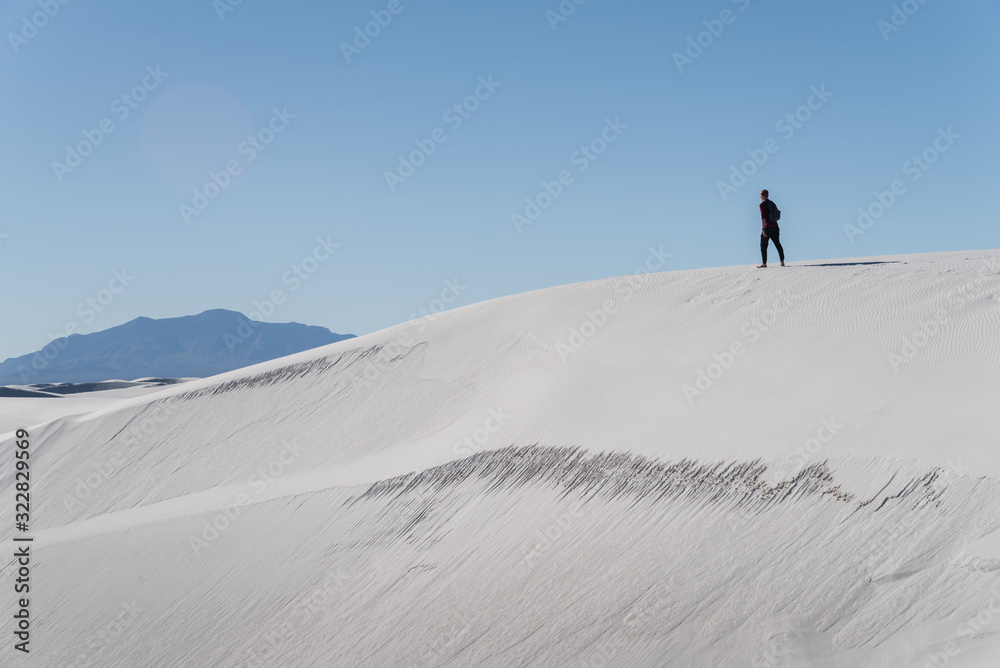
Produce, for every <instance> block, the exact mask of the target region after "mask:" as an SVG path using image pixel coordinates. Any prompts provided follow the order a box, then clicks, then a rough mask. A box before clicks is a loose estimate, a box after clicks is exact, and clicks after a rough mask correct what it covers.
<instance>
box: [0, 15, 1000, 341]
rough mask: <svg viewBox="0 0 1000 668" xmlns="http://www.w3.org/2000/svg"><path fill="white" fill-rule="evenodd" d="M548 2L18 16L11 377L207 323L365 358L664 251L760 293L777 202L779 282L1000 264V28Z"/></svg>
mask: <svg viewBox="0 0 1000 668" xmlns="http://www.w3.org/2000/svg"><path fill="white" fill-rule="evenodd" d="M562 7H563V11H564V13H565V14H566V15H563V14H559V13H558V12H559V11H560V9H559V8H560V2H558V1H557V0H550V1H538V2H524V1H520V0H512V1H511V2H506V3H497V2H450V1H446V2H437V3H431V2H424V1H423V0H398V2H391V1H390V0H378V1H366V2H351V3H325V2H324V3H321V2H304V1H299V2H286V3H280V4H278V3H263V2H253V1H252V0H244V1H243V2H241V3H240V4H238V5H231V4H230V3H228V2H226V0H219V1H218V2H215V3H213V2H212V1H211V0H180V1H177V2H172V3H158V4H157V5H154V6H151V5H150V4H149V3H134V2H125V1H124V0H115V1H107V2H101V3H86V2H81V1H80V0H71V1H69V2H68V3H67V4H65V5H63V4H60V3H59V1H58V0H41V2H39V1H38V0H35V1H33V2H27V1H21V0H12V1H9V2H6V3H4V4H3V6H2V8H0V26H2V29H3V33H4V43H3V44H2V45H0V86H2V90H3V92H4V104H3V105H0V121H2V125H3V128H4V132H3V133H2V139H0V142H2V143H0V170H2V172H0V179H2V188H0V192H2V193H3V200H2V209H0V235H3V236H0V280H2V282H3V285H4V289H3V293H2V294H3V298H2V299H3V314H4V315H3V321H4V322H3V327H2V329H0V358H4V357H8V356H15V355H20V354H24V353H27V352H30V351H33V350H37V349H39V348H41V347H42V346H43V345H45V344H47V343H48V342H49V339H50V336H52V335H57V334H59V333H62V332H65V331H67V329H69V330H70V331H72V330H78V331H81V332H91V331H98V330H102V329H106V328H108V327H111V326H114V325H117V324H121V323H123V322H126V321H128V320H131V319H132V318H135V317H138V316H149V317H172V316H179V315H187V314H193V313H198V312H200V311H203V310H206V309H210V308H228V309H233V310H238V311H242V312H244V313H250V312H252V311H255V310H257V309H258V308H262V311H263V315H264V316H265V317H266V319H267V320H269V321H272V322H287V321H298V322H304V323H308V324H318V325H324V326H327V327H329V328H330V329H332V330H334V331H336V332H350V333H355V334H362V333H366V332H370V331H374V330H377V329H381V328H383V327H387V326H390V325H393V324H396V323H399V322H402V321H405V320H407V319H409V318H410V317H411V316H412V315H413V314H415V313H419V312H420V311H421V309H424V310H427V309H437V308H440V307H441V306H448V307H455V306H461V305H465V304H470V303H474V302H477V301H482V300H485V299H490V298H493V297H498V296H502V295H508V294H513V293H518V292H523V291H527V290H533V289H538V288H544V287H549V286H553V285H561V284H566V283H573V282H578V281H585V280H592V279H599V278H604V277H608V276H616V275H624V274H630V273H632V272H634V271H635V270H636V268H637V267H639V266H641V265H642V264H643V263H645V262H646V260H647V258H648V257H649V256H650V251H649V249H650V247H653V248H656V249H660V248H661V247H662V249H663V251H664V252H666V253H669V254H670V255H671V257H670V258H669V260H668V261H666V262H665V263H664V265H663V267H662V268H663V269H665V270H678V269H688V268H695V267H709V266H725V265H739V264H745V265H747V267H748V271H750V270H751V267H752V266H753V265H755V264H756V263H757V262H758V259H759V255H758V248H757V246H758V244H757V240H758V234H759V233H758V227H759V218H758V214H757V204H758V202H759V199H758V195H757V193H758V191H759V190H760V188H762V187H766V188H769V189H770V190H771V193H772V196H773V199H774V200H775V201H776V202H777V203H778V205H779V206H780V207H781V209H782V211H783V216H782V222H781V225H782V241H783V244H784V246H785V249H786V253H787V255H788V259H789V260H790V261H793V262H794V261H799V260H809V259H820V258H840V257H858V256H870V255H880V254H895V253H913V252H925V251H939V250H963V249H981V248H996V247H998V246H1000V243H998V226H997V216H996V213H995V211H994V209H993V207H992V206H990V205H991V204H992V202H991V201H990V199H991V197H990V195H992V194H993V193H994V192H995V190H996V177H997V174H998V170H997V167H996V162H997V156H998V154H1000V133H998V132H997V131H996V118H997V117H998V116H1000V113H998V112H1000V92H998V90H997V87H996V81H997V80H998V74H1000V71H998V70H1000V58H998V56H1000V46H998V45H997V42H996V40H995V35H996V34H997V30H998V28H1000V8H998V6H997V4H996V3H995V2H989V1H987V0H965V1H962V2H955V3H944V2H942V1H941V0H926V2H924V3H923V4H921V3H920V2H919V0H909V2H907V3H896V7H898V8H899V10H898V11H897V12H896V15H895V18H896V23H898V24H900V25H898V26H896V25H894V24H893V23H892V20H893V14H894V5H893V3H892V2H871V1H870V0H866V1H865V2H862V1H861V0H847V1H845V2H839V3H802V2H792V1H791V0H772V1H771V2H766V3H765V2H763V1H760V0H738V1H735V2H734V1H733V0H712V1H711V2H701V1H700V2H688V3H655V2H639V1H624V2H614V3H612V2H606V1H602V0H586V2H583V3H582V4H580V5H576V4H574V3H573V2H572V0H565V2H563V3H562ZM570 8H572V10H573V11H572V13H570V12H569V9H570ZM227 9H228V10H231V11H226V10H227ZM46 10H47V11H48V14H50V15H51V16H49V15H46V14H45V12H46ZM905 10H909V11H910V13H909V14H908V13H906V11H905ZM393 11H395V12H396V13H393ZM372 12H375V15H374V16H373V14H372ZM554 17H556V18H554ZM902 17H905V18H906V20H905V22H903V21H902ZM387 18H388V19H391V20H388V21H387ZM378 19H381V20H382V22H383V23H386V25H384V26H381V25H378V24H371V25H368V26H367V27H368V30H369V32H370V33H372V34H375V36H374V37H371V38H369V39H368V40H367V41H364V39H363V38H362V39H359V40H358V42H357V45H358V46H355V47H354V49H353V50H352V49H346V51H347V53H346V55H345V48H344V46H343V45H344V44H352V43H353V42H354V40H355V38H356V34H357V33H356V29H358V30H360V31H362V32H363V31H364V30H365V28H366V24H369V23H370V22H372V21H377V20H378ZM560 19H565V20H560ZM880 21H882V22H884V23H882V27H881V28H880V23H879V22H880ZM706 22H707V23H706ZM38 25H40V26H41V27H38ZM886 26H892V27H893V28H896V27H898V30H896V29H894V30H888V29H887V28H886ZM713 32H714V33H715V34H713ZM376 33H377V34H376ZM689 38H690V39H691V40H692V41H693V42H694V43H695V44H697V43H698V41H699V40H700V41H701V44H702V46H700V47H698V48H695V47H691V46H690V45H691V43H692V42H689ZM689 47H690V49H691V50H690V51H689V52H687V53H686V54H685V52H686V50H687V49H688V48H689ZM699 48H700V51H699V50H698V49H699ZM675 53H681V54H685V56H686V57H687V58H689V60H687V61H683V60H681V61H679V60H678V57H676V56H675ZM348 60H350V62H348ZM482 82H486V83H487V84H488V85H484V83H482ZM814 91H823V95H822V96H821V97H820V96H816V95H815V92H814ZM477 92H478V98H477V97H476V95H477ZM123 96H124V97H123ZM810 104H811V106H812V108H809V105H810ZM455 105H458V106H459V110H458V111H456V110H455ZM449 110H450V111H449ZM796 114H798V120H795V125H793V124H792V123H791V122H789V121H788V120H785V121H782V119H786V117H787V116H788V115H791V117H792V118H793V119H795V117H796ZM803 119H804V120H803ZM459 121H460V122H459ZM602 133H603V137H602ZM435 137H436V138H437V139H438V141H437V142H435V141H434V138H435ZM609 140H610V141H609ZM768 140H772V141H770V142H768ZM935 142H937V146H936V147H935ZM421 146H422V147H423V148H420V147H421ZM431 146H432V147H433V152H431V151H430V150H429V147H431ZM587 146H590V147H591V148H590V149H588V152H581V151H580V149H581V147H587ZM67 147H70V148H71V149H72V150H73V151H74V152H76V153H77V154H79V153H86V155H80V156H79V157H74V155H72V154H69V153H70V152H69V151H67ZM767 147H770V149H771V152H770V153H769V152H768V151H767V150H766V148H767ZM78 148H79V151H77V149H78ZM414 151H417V152H418V153H417V154H416V155H415V162H419V163H420V164H419V166H416V167H415V168H414V169H413V172H412V175H411V174H410V173H409V172H408V171H407V170H406V168H405V167H404V168H403V171H402V172H398V171H397V170H398V169H399V167H400V156H401V155H402V156H404V157H407V156H410V154H411V153H412V152H414ZM598 151H601V152H600V153H598ZM925 152H926V157H927V159H928V160H929V159H931V158H933V163H932V164H928V163H922V166H916V163H914V162H912V158H913V156H920V155H922V154H924V153H925ZM753 156H757V158H758V162H763V164H760V165H758V164H754V163H753V162H750V163H747V164H746V165H744V163H745V161H747V160H751V161H752V158H753ZM763 156H766V158H767V159H766V161H763V160H762V157H763ZM56 163H58V164H56ZM74 165H75V166H74ZM734 166H735V168H736V170H737V171H738V172H739V170H741V169H742V170H743V172H745V173H751V175H750V176H748V177H747V178H746V182H745V183H743V182H742V181H741V180H740V179H739V178H737V179H736V181H730V182H729V183H730V186H733V183H738V184H742V185H739V187H736V186H733V187H732V190H727V191H726V193H725V197H723V194H721V193H720V186H719V184H720V182H727V181H729V180H730V178H731V177H732V175H733V169H734ZM227 168H230V170H231V173H227V171H226V170H227ZM584 168H585V169H584ZM387 172H396V174H397V176H399V174H400V173H402V174H403V175H404V176H406V178H401V179H390V180H392V181H393V184H392V188H390V185H388V184H387V178H386V173H387ZM213 174H214V175H215V176H214V179H215V182H214V183H213V177H212V175H213ZM561 174H562V177H563V178H564V183H563V184H559V179H560V175H561ZM741 176H742V174H741ZM894 181H899V183H898V184H896V186H897V192H898V193H901V194H898V195H893V198H894V199H893V201H892V202H891V204H889V205H888V206H886V207H884V210H883V211H880V206H881V205H878V200H879V195H878V193H885V192H887V191H888V192H890V193H891V189H892V184H893V182H894ZM544 183H548V184H549V190H550V191H552V192H555V193H557V196H555V197H550V196H549V195H548V193H546V190H545V187H544ZM196 189H197V190H198V191H199V192H200V193H201V194H202V195H201V196H204V195H205V194H206V193H205V191H206V190H207V191H208V194H211V195H213V197H211V198H209V197H207V196H205V199H204V200H200V199H199V197H200V196H199V195H197V194H196V192H195V191H196ZM881 197H882V200H883V203H885V202H888V201H889V200H888V199H887V198H888V195H885V194H883V195H882V196H881ZM526 199H530V200H535V201H537V202H538V204H542V205H545V208H544V209H543V208H539V211H540V215H538V216H537V217H535V218H534V219H533V220H531V221H530V224H523V225H520V226H518V225H515V223H514V222H512V216H513V215H514V214H520V215H522V216H524V215H525V210H526V208H528V212H529V213H532V214H533V212H532V211H531V210H530V208H529V205H528V203H527V202H526ZM185 205H186V206H187V207H190V208H189V209H186V210H185V209H184V208H183V207H184V206H185ZM202 205H203V206H204V208H203V209H200V210H199V208H198V207H199V206H202ZM873 206H874V208H872V207H873ZM859 207H861V208H862V209H868V210H870V211H872V212H874V213H877V214H878V213H880V215H878V216H877V217H873V218H872V222H871V224H870V225H868V226H867V228H866V229H863V230H862V229H861V228H858V229H859V230H860V231H861V232H862V233H860V234H858V233H857V231H855V233H853V234H852V233H850V232H849V229H850V228H848V230H845V227H844V226H845V225H851V224H855V225H856V221H857V218H858V215H859V214H858V209H859ZM185 211H186V212H187V213H185ZM195 211H196V213H193V212H195ZM524 220H527V218H525V219H524ZM318 239H321V240H323V243H320V242H319V241H318ZM115 272H117V277H116V274H115ZM442 295H443V297H444V298H443V299H442ZM272 296H277V297H278V298H279V299H278V300H277V301H278V302H280V303H275V304H274V306H273V309H270V308H268V305H267V303H266V302H268V301H269V300H270V299H271V297H272ZM255 302H256V304H257V307H255ZM88 304H89V305H88Z"/></svg>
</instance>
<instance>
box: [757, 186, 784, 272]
mask: <svg viewBox="0 0 1000 668" xmlns="http://www.w3.org/2000/svg"><path fill="white" fill-rule="evenodd" d="M780 217H781V212H780V211H779V210H778V207H777V206H775V204H774V202H772V201H771V200H770V199H769V197H768V192H767V190H766V189H765V190H761V191H760V260H761V264H759V265H757V268H758V269H763V268H765V267H767V242H768V240H770V241H773V242H774V247H775V248H777V249H778V257H779V258H781V266H782V267H784V266H785V249H784V248H782V247H781V230H780V229H778V218H780Z"/></svg>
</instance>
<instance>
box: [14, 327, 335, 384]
mask: <svg viewBox="0 0 1000 668" xmlns="http://www.w3.org/2000/svg"><path fill="white" fill-rule="evenodd" d="M352 337H353V334H335V333H333V332H331V331H330V330H328V329H326V328H325V327H316V326H310V325H300V324H298V323H294V322H293V323H266V322H257V321H255V320H250V319H249V318H247V317H246V316H245V315H243V314H242V313H237V312H235V311H227V310H224V309H213V310H211V311H205V312H204V313H199V314H198V315H191V316H184V317H181V318H163V319H159V320H154V319H152V318H136V319H135V320H132V321H130V322H127V323H125V324H124V325H119V326H118V327H112V328H111V329H106V330H104V331H102V332H95V333H93V334H74V335H72V336H70V337H68V338H63V339H58V340H56V341H54V342H52V343H50V344H49V345H48V346H46V347H45V348H44V349H43V350H40V351H38V352H36V353H31V354H28V355H22V356H20V357H13V358H10V359H7V360H5V361H4V362H2V363H0V385H31V384H35V383H92V382H97V381H102V380H108V379H124V380H132V379H135V378H141V377H148V376H157V377H161V378H186V377H195V378H204V377H206V376H214V375H215V374H218V373H223V372H225V371H232V370H233V369H239V368H241V367H245V366H249V365H251V364H257V363H259V362H266V361H267V360H271V359H275V358H277V357H284V356H285V355H291V354H292V353H297V352H301V351H303V350H309V349H310V348H316V347H318V346H324V345H327V344H329V343H335V342H337V341H342V340H344V339H349V338H352Z"/></svg>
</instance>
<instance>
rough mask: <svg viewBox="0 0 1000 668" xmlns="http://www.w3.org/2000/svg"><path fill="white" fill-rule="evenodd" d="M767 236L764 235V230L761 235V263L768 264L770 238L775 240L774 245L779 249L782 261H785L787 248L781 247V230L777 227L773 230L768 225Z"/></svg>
mask: <svg viewBox="0 0 1000 668" xmlns="http://www.w3.org/2000/svg"><path fill="white" fill-rule="evenodd" d="M765 231H766V232H767V236H766V237H765V236H764V233H763V232H762V233H761V235H760V259H761V264H767V240H768V239H770V240H771V241H773V242H774V247H775V248H777V249H778V257H780V258H781V261H782V262H784V261H785V249H784V248H782V247H781V241H780V239H781V231H780V230H779V229H778V228H777V227H776V228H774V229H773V230H772V229H771V228H770V227H768V228H767V229H766V230H765Z"/></svg>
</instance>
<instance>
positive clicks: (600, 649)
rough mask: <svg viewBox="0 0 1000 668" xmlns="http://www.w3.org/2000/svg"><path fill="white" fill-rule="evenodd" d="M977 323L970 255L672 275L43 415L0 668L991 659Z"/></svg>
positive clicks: (611, 283)
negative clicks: (9, 666) (24, 570)
mask: <svg viewBox="0 0 1000 668" xmlns="http://www.w3.org/2000/svg"><path fill="white" fill-rule="evenodd" d="M588 323H589V324H588ZM998 334H1000V252H997V251H970V252H962V253H939V254H927V255H907V256H897V257H885V258H866V259H863V260H832V261H829V262H808V263H801V264H799V265H797V266H791V267H788V268H784V269H782V268H780V267H775V268H768V269H767V270H766V271H765V270H760V271H757V270H749V269H747V268H746V267H738V268H734V267H730V268H719V269H704V270H693V271H681V272H670V273H663V274H655V275H651V276H646V277H623V278H616V279H608V280H602V281H596V282H591V283H581V284H577V285H570V286H565V287H560V288H553V289H549V290H542V291H538V292H532V293H526V294H521V295H515V296H512V297H507V298H502V299H496V300H492V301H489V302H485V303H481V304H476V305H473V306H469V307H465V308H461V309H457V310H454V311H450V312H447V313H444V314H441V315H439V316H436V317H434V318H433V319H424V320H420V321H414V322H411V323H407V324H404V325H400V326H398V327H394V328H390V329H387V330H383V331H380V332H376V333H374V334H370V335H366V336H362V337H359V338H356V339H350V340H347V341H343V342H339V343H335V344H332V345H330V346H326V347H323V348H319V349H315V350H311V351H307V352H303V353H299V354H296V355H292V356H290V357H286V358H282V359H280V360H273V361H270V362H267V363H264V364H260V365H256V366H254V367H250V368H247V369H242V370H239V371H233V372H230V373H226V374H222V375H220V376H215V377H213V378H207V379H201V380H194V381H190V382H188V383H185V384H183V385H179V386H173V387H167V388H164V389H162V390H161V391H158V392H156V393H154V394H149V395H145V396H141V397H135V398H130V399H125V400H123V401H121V402H120V403H116V404H115V405H113V406H109V407H103V408H100V409H98V410H95V411H93V412H90V413H87V414H85V415H78V416H72V417H66V418H61V419H57V420H55V421H53V422H49V423H47V424H44V425H40V426H38V427H35V428H33V429H32V439H33V455H32V467H33V468H32V471H33V476H34V478H33V488H32V502H33V506H32V516H33V523H34V524H33V527H32V528H33V530H34V535H35V536H36V541H35V546H34V550H35V563H34V567H33V571H32V578H33V581H34V582H35V583H36V589H35V590H34V598H33V599H32V610H33V614H34V626H33V639H35V643H36V644H35V645H34V647H33V651H32V654H31V655H30V657H29V658H26V660H24V661H23V663H24V664H25V665H38V666H54V665H67V664H74V663H75V664H76V665H101V666H108V667H116V666H121V667H126V666H128V667H131V666H137V665H156V666H258V665H259V666H331V665H335V666H394V665H399V666H409V665H421V666H423V665H428V666H472V665H475V666H510V665H524V666H528V665H537V666H664V665H671V666H672V665H677V666H721V665H725V666H743V665H746V666H859V665H864V666H880V665H884V666H919V667H922V666H925V665H928V664H930V665H934V663H933V662H934V661H939V662H940V661H947V665H948V666H980V665H985V662H988V661H990V660H993V658H994V657H995V656H997V654H998V652H1000V640H998V639H1000V635H998V632H1000V540H998V538H997V534H998V532H997V531H996V530H997V529H998V528H1000V486H998V482H997V481H998V478H1000V448H998V446H1000V414H998V411H997V410H996V405H997V398H998V396H1000V374H998V371H1000V347H998V346H997V341H998ZM0 456H3V457H7V458H8V460H12V457H13V455H12V440H11V439H10V437H9V436H8V437H7V440H6V441H5V442H4V443H3V445H2V454H0ZM12 484H13V481H12V477H11V476H5V477H4V478H3V479H2V480H0V489H2V497H0V509H2V510H0V516H3V517H12V516H13V486H12ZM2 513H6V514H5V515H4V514H2ZM2 526H3V529H2V530H0V540H3V541H5V542H3V545H2V546H0V549H2V550H3V554H12V552H13V543H12V542H11V540H10V539H11V537H12V531H11V529H10V528H8V527H7V525H6V524H4V525H2ZM4 563H6V566H5V568H4V570H3V575H4V578H5V580H7V581H9V579H10V575H11V573H12V569H13V564H12V563H11V562H4ZM12 599H13V593H12V587H4V588H3V589H2V594H0V609H3V610H11V609H13V600H12ZM13 642H14V641H13V638H12V637H11V636H10V634H5V635H4V640H3V641H2V643H0V652H6V653H10V652H12V651H13V648H12V646H11V645H12V644H13ZM942 657H944V658H943V659H942ZM19 659H20V657H19ZM88 662H89V663H88Z"/></svg>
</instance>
